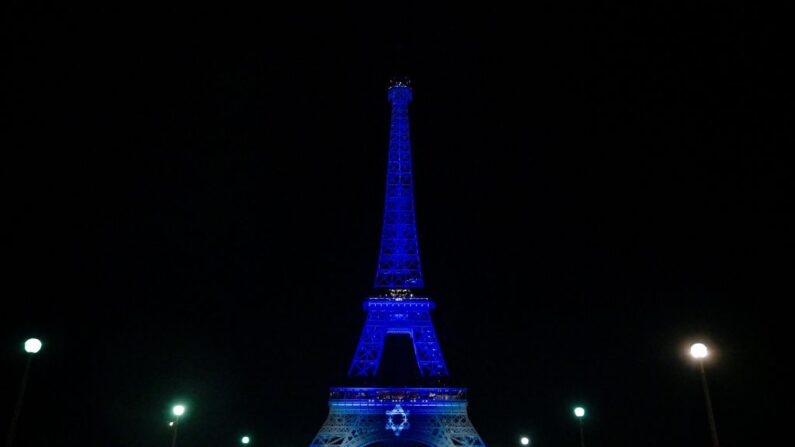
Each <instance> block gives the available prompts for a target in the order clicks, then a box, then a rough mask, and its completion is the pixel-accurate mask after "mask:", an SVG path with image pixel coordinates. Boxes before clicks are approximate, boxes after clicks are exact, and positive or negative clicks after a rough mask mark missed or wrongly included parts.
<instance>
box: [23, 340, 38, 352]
mask: <svg viewBox="0 0 795 447" xmlns="http://www.w3.org/2000/svg"><path fill="white" fill-rule="evenodd" d="M39 351H41V340H39V339H38V338H29V339H27V340H25V352H27V353H28V354H35V353H37V352H39Z"/></svg>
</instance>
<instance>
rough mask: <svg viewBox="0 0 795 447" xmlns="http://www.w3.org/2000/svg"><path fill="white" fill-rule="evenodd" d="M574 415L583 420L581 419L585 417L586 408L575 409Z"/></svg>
mask: <svg viewBox="0 0 795 447" xmlns="http://www.w3.org/2000/svg"><path fill="white" fill-rule="evenodd" d="M574 415H575V416H577V417H578V418H581V417H583V416H585V408H583V407H577V408H575V409H574Z"/></svg>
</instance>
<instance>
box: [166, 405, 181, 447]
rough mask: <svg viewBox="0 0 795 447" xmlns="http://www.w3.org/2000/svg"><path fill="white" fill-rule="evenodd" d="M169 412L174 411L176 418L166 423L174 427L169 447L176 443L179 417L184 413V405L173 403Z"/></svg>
mask: <svg viewBox="0 0 795 447" xmlns="http://www.w3.org/2000/svg"><path fill="white" fill-rule="evenodd" d="M171 412H172V413H174V416H176V419H175V420H174V422H172V423H170V424H168V425H170V426H172V427H174V431H173V432H172V434H171V447H174V446H176V445H177V429H178V428H179V417H180V416H182V415H183V414H185V405H174V408H172V409H171Z"/></svg>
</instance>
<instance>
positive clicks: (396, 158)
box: [311, 79, 484, 447]
mask: <svg viewBox="0 0 795 447" xmlns="http://www.w3.org/2000/svg"><path fill="white" fill-rule="evenodd" d="M388 98H389V102H390V104H391V105H392V121H391V126H390V135H389V137H390V138H389V158H388V159H389V161H388V166H387V182H386V200H385V204H384V225H383V231H382V235H381V249H380V252H379V256H378V268H377V270H376V277H375V293H374V294H373V296H371V297H370V298H368V299H367V300H365V302H364V310H365V311H366V312H367V319H366V321H365V324H364V329H363V330H362V335H361V338H360V339H359V344H358V346H357V348H356V353H355V354H354V357H353V362H352V363H351V366H350V369H349V370H348V376H350V377H351V378H354V379H365V380H367V381H368V382H369V383H378V379H379V376H378V375H377V373H378V366H379V363H380V361H381V354H382V352H383V348H384V341H385V339H386V337H387V336H388V335H390V334H406V335H408V336H409V337H410V338H411V340H412V343H413V345H414V354H415V357H416V361H417V366H418V367H419V372H420V376H421V377H422V379H423V381H424V382H425V384H426V385H427V386H424V387H402V388H396V387H343V388H331V393H330V396H329V416H328V418H327V419H326V422H325V423H324V424H323V426H322V427H321V429H320V431H319V432H318V434H317V435H316V436H315V438H314V440H313V441H312V444H311V446H312V447H329V446H335V447H364V446H367V445H371V444H390V445H399V444H406V445H409V444H412V443H420V444H424V445H428V446H435V447H479V446H484V444H483V440H482V439H481V438H480V436H479V435H478V433H477V431H476V430H475V428H474V427H473V426H472V423H471V422H470V420H469V416H468V415H467V397H466V392H467V391H466V389H465V388H453V387H447V386H443V385H442V382H443V381H444V380H445V379H446V378H447V376H448V371H447V366H446V364H445V361H444V357H443V356H442V351H441V348H440V346H439V341H438V339H437V337H436V331H435V329H434V326H433V321H432V320H431V310H433V308H434V302H433V301H431V300H430V299H429V298H428V297H425V296H422V294H421V293H420V289H422V287H423V279H422V269H421V267H420V253H419V244H418V242H417V226H416V221H415V216H414V181H413V176H412V169H411V140H410V137H409V114H408V108H409V102H410V101H411V99H412V90H411V87H410V85H409V82H408V80H406V79H399V80H398V79H395V80H392V81H391V82H390V85H389V89H388ZM404 366H405V367H406V368H413V367H414V366H413V365H404ZM431 384H432V386H431Z"/></svg>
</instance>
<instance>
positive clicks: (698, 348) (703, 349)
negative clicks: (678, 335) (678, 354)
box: [690, 343, 709, 359]
mask: <svg viewBox="0 0 795 447" xmlns="http://www.w3.org/2000/svg"><path fill="white" fill-rule="evenodd" d="M690 355H692V356H693V358H695V359H703V358H704V357H706V356H707V355H709V351H708V350H707V345H705V344H704V343H694V344H693V346H691V347H690Z"/></svg>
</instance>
